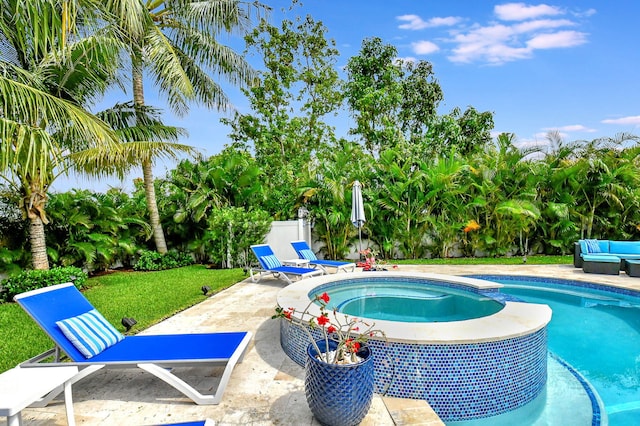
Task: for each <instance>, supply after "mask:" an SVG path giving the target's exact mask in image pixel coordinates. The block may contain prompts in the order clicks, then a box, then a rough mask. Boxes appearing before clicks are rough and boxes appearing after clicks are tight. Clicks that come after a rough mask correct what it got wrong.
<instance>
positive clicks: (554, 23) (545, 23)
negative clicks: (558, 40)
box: [512, 19, 576, 34]
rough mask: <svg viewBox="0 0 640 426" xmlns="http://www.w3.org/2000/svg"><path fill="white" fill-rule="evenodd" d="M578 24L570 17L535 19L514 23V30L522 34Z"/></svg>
mask: <svg viewBox="0 0 640 426" xmlns="http://www.w3.org/2000/svg"><path fill="white" fill-rule="evenodd" d="M574 25H576V24H575V22H572V21H570V20H568V19H534V20H533V21H527V22H522V23H520V24H515V25H513V27H512V28H513V31H514V32H516V33H518V34H521V33H528V32H531V31H536V30H546V29H551V28H559V27H570V26H574Z"/></svg>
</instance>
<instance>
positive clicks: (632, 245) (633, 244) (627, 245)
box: [609, 241, 640, 254]
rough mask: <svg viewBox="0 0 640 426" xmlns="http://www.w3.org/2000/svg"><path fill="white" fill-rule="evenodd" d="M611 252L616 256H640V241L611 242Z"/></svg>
mask: <svg viewBox="0 0 640 426" xmlns="http://www.w3.org/2000/svg"><path fill="white" fill-rule="evenodd" d="M609 252H610V253H614V254H640V241H610V242H609Z"/></svg>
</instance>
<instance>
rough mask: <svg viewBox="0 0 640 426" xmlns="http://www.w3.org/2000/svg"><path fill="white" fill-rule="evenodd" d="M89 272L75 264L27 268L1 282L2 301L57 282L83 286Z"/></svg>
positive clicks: (0, 297) (0, 294)
mask: <svg viewBox="0 0 640 426" xmlns="http://www.w3.org/2000/svg"><path fill="white" fill-rule="evenodd" d="M87 278H88V276H87V273H86V272H84V271H82V269H80V268H76V267H74V266H67V267H57V268H51V269H49V270H44V271H43V270H27V271H23V272H21V273H19V274H17V275H13V276H11V277H9V278H5V279H4V280H2V282H1V283H0V301H3V302H10V301H12V300H13V297H14V296H15V295H16V294H20V293H24V292H25V291H30V290H36V289H39V288H43V287H49V286H52V285H56V284H62V283H67V282H72V283H73V284H74V285H75V286H76V287H78V288H81V287H82V286H84V284H85V282H86V281H87Z"/></svg>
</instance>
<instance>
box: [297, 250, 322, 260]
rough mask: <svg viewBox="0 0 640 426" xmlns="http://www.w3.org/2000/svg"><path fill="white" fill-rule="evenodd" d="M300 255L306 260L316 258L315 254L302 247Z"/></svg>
mask: <svg viewBox="0 0 640 426" xmlns="http://www.w3.org/2000/svg"><path fill="white" fill-rule="evenodd" d="M300 255H301V256H302V257H303V258H304V259H307V260H318V258H317V257H316V254H315V253H314V252H313V251H311V250H308V249H303V250H300Z"/></svg>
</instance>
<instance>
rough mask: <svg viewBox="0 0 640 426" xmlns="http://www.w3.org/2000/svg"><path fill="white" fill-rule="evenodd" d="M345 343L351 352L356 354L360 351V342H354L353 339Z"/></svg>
mask: <svg viewBox="0 0 640 426" xmlns="http://www.w3.org/2000/svg"><path fill="white" fill-rule="evenodd" d="M344 343H345V346H346V347H347V350H349V352H353V353H355V352H358V350H360V342H354V341H353V339H347V340H346V341H345V342H344Z"/></svg>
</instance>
